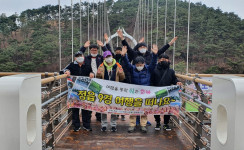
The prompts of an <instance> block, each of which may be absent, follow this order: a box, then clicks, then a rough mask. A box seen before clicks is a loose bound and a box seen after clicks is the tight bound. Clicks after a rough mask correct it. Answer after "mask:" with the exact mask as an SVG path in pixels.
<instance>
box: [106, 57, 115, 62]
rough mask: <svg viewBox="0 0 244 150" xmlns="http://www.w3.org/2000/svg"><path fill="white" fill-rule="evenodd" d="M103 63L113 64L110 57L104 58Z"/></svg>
mask: <svg viewBox="0 0 244 150" xmlns="http://www.w3.org/2000/svg"><path fill="white" fill-rule="evenodd" d="M105 61H106V62H107V63H112V62H113V58H112V57H108V58H105Z"/></svg>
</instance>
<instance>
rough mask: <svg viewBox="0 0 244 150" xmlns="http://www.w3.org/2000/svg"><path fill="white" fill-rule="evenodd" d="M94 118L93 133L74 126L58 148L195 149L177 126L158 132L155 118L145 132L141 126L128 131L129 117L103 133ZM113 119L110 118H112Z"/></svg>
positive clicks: (58, 149)
mask: <svg viewBox="0 0 244 150" xmlns="http://www.w3.org/2000/svg"><path fill="white" fill-rule="evenodd" d="M94 116H95V115H94V114H93V117H92V129H93V131H92V132H88V131H84V130H80V131H79V132H73V130H72V128H70V130H69V131H68V132H66V134H65V135H64V136H63V138H62V139H61V140H60V141H59V142H58V144H57V145H56V147H55V150H90V149H91V150H93V149H94V150H110V149H111V150H137V149H138V150H191V149H192V145H191V144H190V143H189V142H188V141H187V140H186V138H185V137H184V135H182V133H181V132H180V131H179V129H177V128H173V129H172V130H171V131H163V130H161V131H155V130H154V127H155V121H154V117H153V116H152V115H150V116H148V119H149V121H150V122H151V123H152V126H148V132H147V133H141V132H140V129H139V127H138V128H137V130H136V132H135V133H128V132H127V128H128V123H129V118H128V116H126V121H121V120H120V118H119V120H118V126H117V128H118V131H117V132H110V131H108V132H101V130H100V128H101V127H100V122H97V121H96V120H95V117H94ZM108 118H110V117H108Z"/></svg>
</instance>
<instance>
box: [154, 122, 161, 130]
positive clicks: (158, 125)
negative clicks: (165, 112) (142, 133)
mask: <svg viewBox="0 0 244 150" xmlns="http://www.w3.org/2000/svg"><path fill="white" fill-rule="evenodd" d="M154 129H155V130H156V131H159V130H161V124H160V123H157V124H156V127H155V128H154Z"/></svg>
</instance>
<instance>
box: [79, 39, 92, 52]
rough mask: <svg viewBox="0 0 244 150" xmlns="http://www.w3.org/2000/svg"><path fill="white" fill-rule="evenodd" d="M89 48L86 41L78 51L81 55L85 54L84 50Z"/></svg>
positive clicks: (88, 43)
mask: <svg viewBox="0 0 244 150" xmlns="http://www.w3.org/2000/svg"><path fill="white" fill-rule="evenodd" d="M89 46H90V41H86V43H85V44H84V46H82V47H81V48H80V51H81V52H82V53H85V52H86V49H87V48H88V47H89Z"/></svg>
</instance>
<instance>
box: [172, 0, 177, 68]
mask: <svg viewBox="0 0 244 150" xmlns="http://www.w3.org/2000/svg"><path fill="white" fill-rule="evenodd" d="M176 7H177V4H176V0H175V12H174V37H175V36H176V34H175V28H176ZM175 43H176V42H174V47H173V70H174V69H175Z"/></svg>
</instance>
